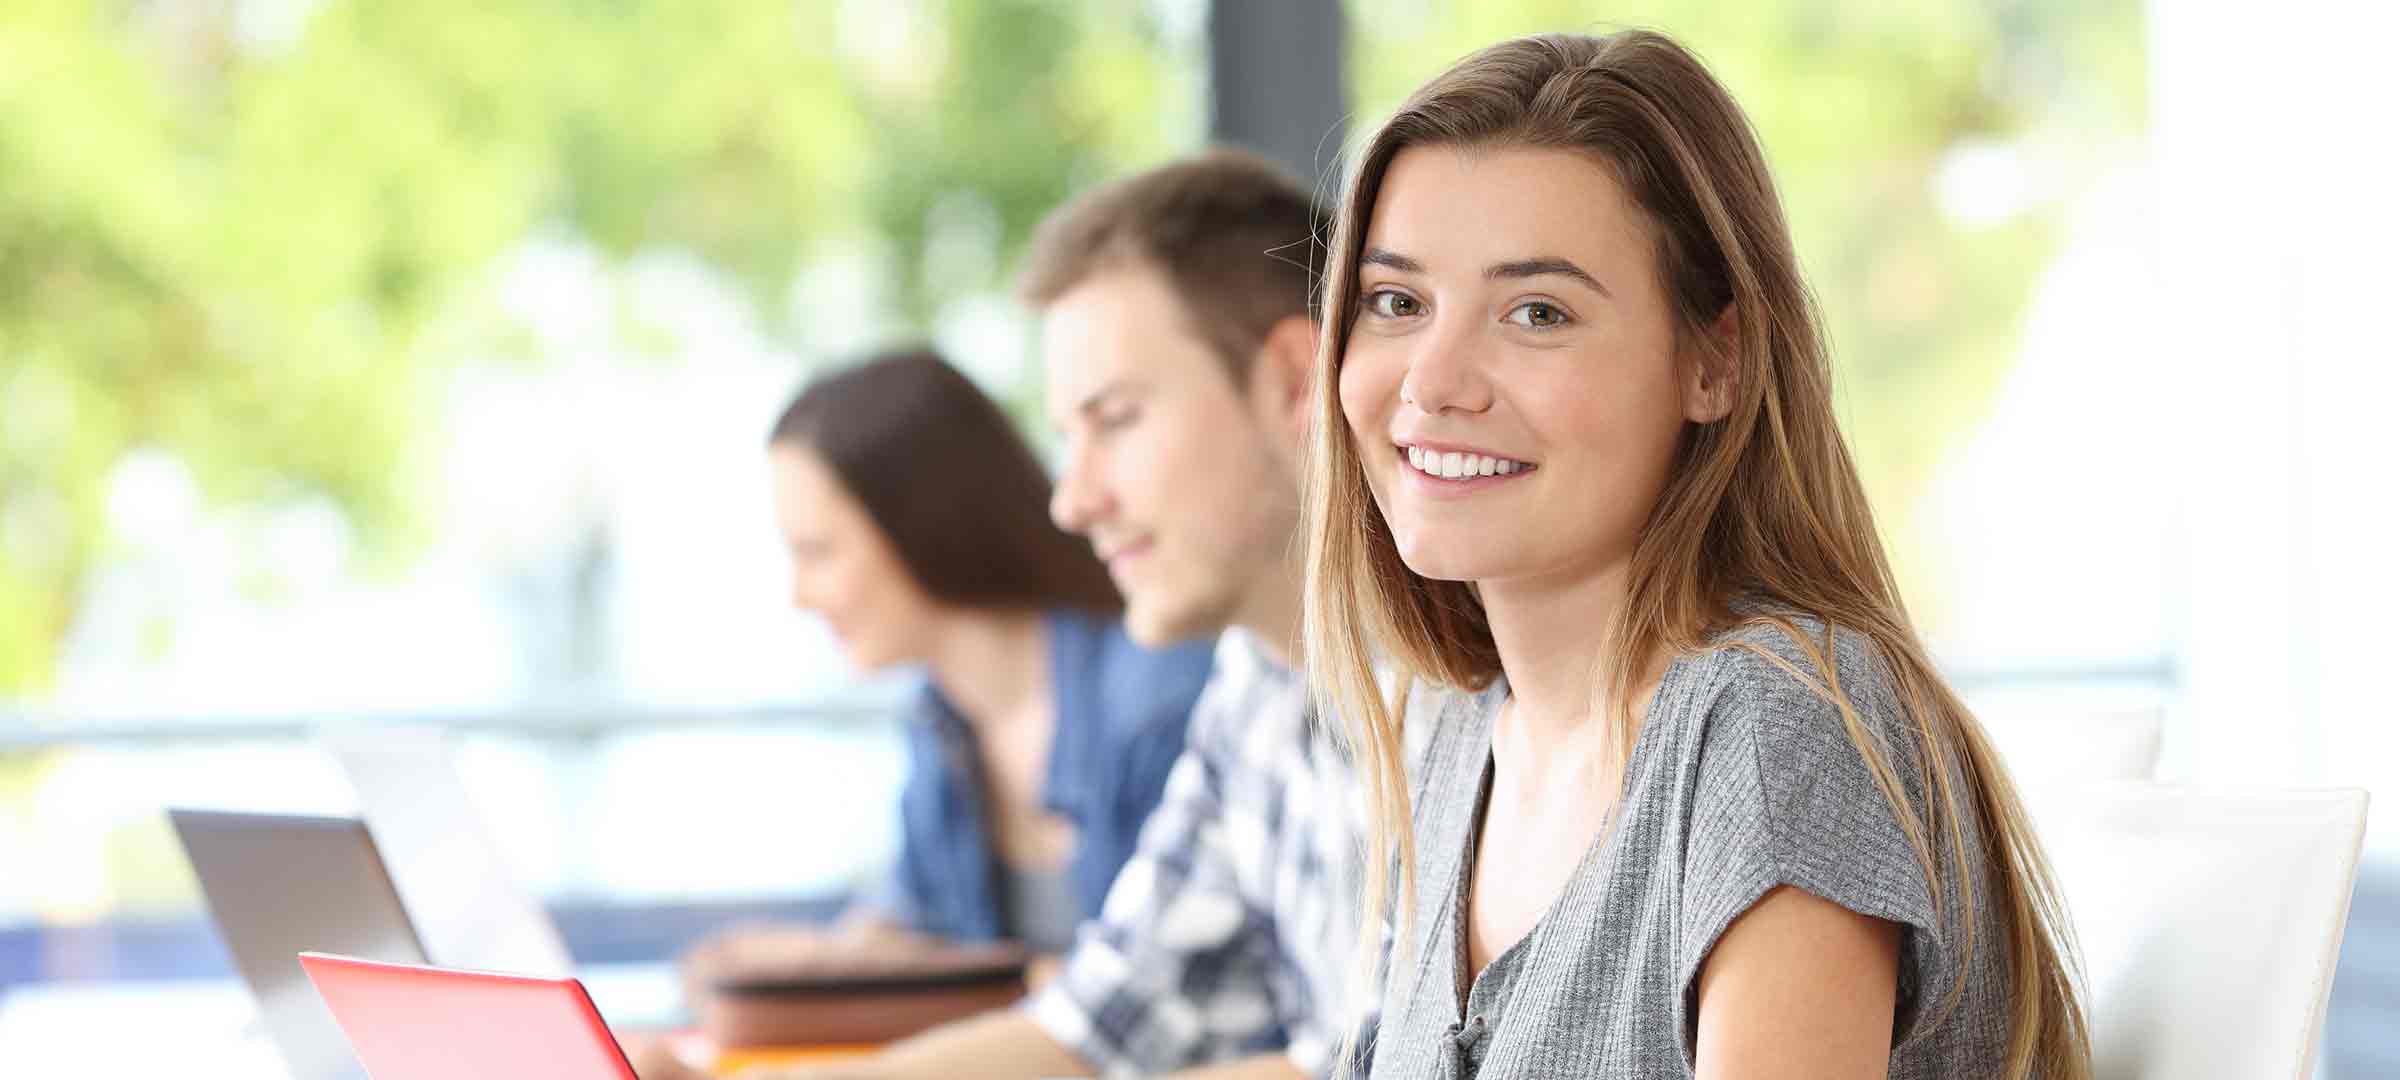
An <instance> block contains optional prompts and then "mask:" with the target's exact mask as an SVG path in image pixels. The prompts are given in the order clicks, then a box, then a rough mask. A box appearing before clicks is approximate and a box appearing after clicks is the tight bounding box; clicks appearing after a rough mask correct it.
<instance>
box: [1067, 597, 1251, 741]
mask: <svg viewBox="0 0 2400 1080" xmlns="http://www.w3.org/2000/svg"><path fill="white" fill-rule="evenodd" d="M1050 627H1051V643H1052V648H1053V649H1054V650H1055V655H1054V657H1053V659H1054V663H1053V665H1052V667H1053V670H1054V671H1055V672H1056V673H1057V676H1058V678H1059V681H1060V682H1062V683H1076V684H1080V685H1076V686H1064V685H1062V686H1060V687H1058V688H1057V693H1058V698H1059V703H1060V705H1061V706H1062V710H1061V711H1062V713H1064V712H1066V711H1068V709H1070V708H1073V707H1074V706H1075V705H1081V706H1083V707H1084V708H1083V709H1082V710H1081V711H1084V712H1088V713H1089V714H1091V715H1092V716H1095V717H1100V718H1141V719H1142V720H1144V721H1145V722H1147V721H1148V720H1152V719H1157V718H1161V717H1168V718H1181V717H1185V716H1188V715H1189V714H1190V713H1191V710H1192V705H1193V703H1194V701H1196V700H1197V699H1198V698H1199V696H1200V688H1201V687H1202V686H1203V685H1205V684H1206V683H1207V682H1208V675H1209V669H1210V667H1211V665H1212V663H1213V657H1214V655H1215V642H1214V641H1213V640H1211V639H1200V640H1195V641H1186V642H1177V643H1175V644H1172V645H1166V646H1162V647H1156V648H1153V647H1151V646H1147V645H1143V644H1141V643H1140V642H1137V641H1135V640H1133V637H1132V635H1130V634H1128V633H1126V631H1125V624H1124V622H1123V621H1122V620H1120V619H1117V618H1114V617H1112V616H1106V615H1099V614H1094V613H1090V612H1082V611H1071V610H1064V609H1062V610H1058V611H1053V612H1051V613H1050Z"/></svg>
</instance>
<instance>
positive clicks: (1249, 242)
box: [1018, 149, 1330, 379]
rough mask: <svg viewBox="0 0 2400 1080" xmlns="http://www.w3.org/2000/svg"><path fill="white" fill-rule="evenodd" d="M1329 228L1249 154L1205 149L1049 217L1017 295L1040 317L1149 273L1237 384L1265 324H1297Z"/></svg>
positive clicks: (1284, 179) (1289, 182)
mask: <svg viewBox="0 0 2400 1080" xmlns="http://www.w3.org/2000/svg"><path fill="white" fill-rule="evenodd" d="M1329 227H1330V221H1329V219H1328V218H1327V217H1326V215H1325V214H1324V213H1323V212H1322V211H1321V210H1320V209H1319V208H1318V207H1317V205H1316V202H1315V200H1313V199H1311V198H1310V197H1309V194H1308V190H1307V189H1306V188H1304V187H1303V186H1301V184H1300V182H1299V181H1297V180H1294V179H1293V178H1292V177H1291V175H1290V174H1288V173H1286V172H1284V171H1283V170H1282V169H1280V168H1278V167H1276V166H1275V165H1273V164H1272V163H1270V162H1268V161H1267V160H1266V159H1265V158H1262V157H1259V156H1258V155H1256V154H1252V153H1249V152H1246V151H1241V150H1223V149H1220V150H1211V151H1209V152H1207V153H1204V154H1201V155H1199V156H1196V157H1190V158H1185V159H1183V160H1181V161H1178V162H1175V163H1174V164H1171V165H1166V166H1163V167H1160V168H1157V169H1152V170H1150V171H1148V172H1145V173H1140V174H1137V175H1134V176H1130V177H1127V178H1125V179H1123V180H1118V181H1116V182H1114V183H1110V184H1107V185H1104V186H1101V187H1098V188H1094V189H1092V190H1090V191H1087V192H1085V193H1083V194H1082V195H1080V196H1077V197H1076V198H1075V199H1074V200H1072V201H1070V202H1068V203H1067V204H1066V205H1064V206H1061V207H1060V208H1058V209H1057V210H1055V211H1052V212H1051V214H1050V216H1049V217H1048V218H1046V219H1044V220H1043V222H1042V224H1041V227H1040V228H1039V229H1036V230H1035V231H1034V235H1033V242H1032V247H1031V250H1030V251H1029V252H1028V253H1027V255H1026V258H1025V269H1024V272H1023V274H1022V275H1021V276H1020V278H1019V282H1018V290H1019V292H1020V294H1021V295H1022V296H1023V298H1024V299H1025V301H1026V303H1028V304H1030V305H1032V306H1033V307H1037V308H1040V307H1048V306H1050V305H1051V304H1053V303H1056V302H1057V301H1058V299H1059V298H1060V297H1062V296H1065V295H1066V294H1067V293H1069V292H1071V291H1073V290H1074V289H1075V288H1076V287H1077V286H1080V285H1082V284H1084V283H1085V282H1087V281H1090V280H1091V279H1092V278H1093V277H1094V276H1096V275H1100V274H1106V273H1117V272H1123V271H1126V270H1150V271H1153V272H1156V273H1157V274H1159V275H1160V276H1161V277H1162V278H1163V279H1165V281H1166V283H1167V285H1168V287H1169V288H1170V289H1171V290H1172V291H1173V292H1174V293H1175V295H1176V297H1177V299H1179V300H1180V301H1181V302H1182V304H1183V308H1184V314H1185V316H1186V318H1187V319H1188V320H1189V322H1190V330H1191V331H1192V332H1193V333H1194V334H1196V335H1197V336H1198V337H1199V338H1200V340H1202V341H1205V342H1207V343H1208V344H1209V345H1210V346H1212V347H1213V348H1215V349H1216V351H1217V352H1218V354H1219V355H1220V356H1221V357H1222V358H1223V359H1224V361H1225V364H1226V368H1227V370H1229V371H1231V372H1232V373H1233V375H1234V377H1235V378H1236V379H1240V378H1242V377H1244V376H1246V375H1247V374H1248V373H1249V367H1250V361H1251V359H1252V358H1253V357H1255V356H1257V355H1258V350H1259V349H1260V348H1261V347H1262V346H1264V345H1265V344H1266V340H1267V334H1268V333H1269V332H1271V331H1272V330H1274V328H1275V325H1276V324H1277V323H1279V322H1282V321H1283V320H1284V319H1287V318H1290V317H1291V316H1294V315H1308V314H1309V312H1310V305H1311V303H1312V302H1313V299H1314V297H1315V295H1316V289H1317V279H1318V275H1319V272H1320V271H1321V269H1322V267H1323V260H1322V258H1321V257H1320V252H1321V251H1322V250H1323V246H1324V239H1325V237H1326V235H1327V233H1328V231H1329Z"/></svg>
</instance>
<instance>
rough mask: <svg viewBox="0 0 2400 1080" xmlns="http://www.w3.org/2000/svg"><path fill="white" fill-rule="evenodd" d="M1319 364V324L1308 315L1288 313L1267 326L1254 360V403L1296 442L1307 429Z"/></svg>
mask: <svg viewBox="0 0 2400 1080" xmlns="http://www.w3.org/2000/svg"><path fill="white" fill-rule="evenodd" d="M1316 368H1317V324H1316V321H1315V320H1313V319H1310V318H1309V317H1308V316H1306V315H1286V316H1284V317H1283V319H1282V320H1281V321H1279V322H1277V323H1276V324H1275V326H1274V328H1273V329H1271V330H1268V331H1267V340H1266V342H1265V343H1264V344H1262V345H1260V346H1259V350H1258V357H1257V359H1256V360H1255V361H1253V362H1252V364H1251V369H1250V396H1251V401H1252V404H1253V405H1255V406H1256V407H1258V408H1259V410H1260V415H1261V417H1262V418H1265V419H1270V420H1272V421H1274V422H1275V423H1277V424H1280V425H1281V426H1282V428H1283V430H1284V431H1285V433H1287V434H1288V435H1290V436H1291V439H1292V442H1293V445H1298V444H1299V442H1300V440H1301V438H1302V437H1304V436H1305V435H1307V433H1308V424H1309V421H1310V419H1311V417H1310V416H1309V405H1310V400H1309V382H1310V380H1312V379H1314V378H1316V374H1317V372H1316Z"/></svg>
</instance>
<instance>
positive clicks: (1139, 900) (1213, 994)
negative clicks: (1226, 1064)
mask: <svg viewBox="0 0 2400 1080" xmlns="http://www.w3.org/2000/svg"><path fill="white" fill-rule="evenodd" d="M1200 711H1201V712H1203V713H1206V712H1208V711H1209V710H1208V709H1207V707H1206V704H1205V702H1204V704H1203V706H1202V708H1201V710H1200ZM1220 712H1222V710H1220ZM1220 718H1222V717H1220ZM1204 719H1205V717H1195V718H1194V724H1193V730H1192V738H1193V742H1192V744H1191V745H1190V746H1188V747H1187V748H1186V749H1185V751H1184V754H1183V756H1182V758H1181V759H1179V760H1178V761H1177V762H1176V764H1175V767H1174V769H1173V771H1172V772H1171V773H1170V774H1169V775H1168V778H1167V786H1166V793H1165V796H1164V798H1163V799H1162V800H1161V801H1160V803H1159V807H1158V809H1157V810H1156V811H1155V812H1154V813H1152V814H1151V816H1150V820H1149V821H1148V822H1147V823H1146V824H1145V825H1144V826H1143V828H1142V833H1141V838H1140V841H1139V843H1138V845H1137V847H1136V849H1135V851H1134V854H1133V857H1132V858H1131V859H1130V860H1129V861H1128V862H1127V863H1126V864H1125V867H1124V868H1123V869H1122V870H1120V871H1119V872H1118V874H1117V880H1116V883H1115V885H1113V886H1112V887H1111V888H1110V889H1109V893H1108V900H1107V902H1106V904H1105V905H1104V906H1103V908H1102V910H1101V914H1100V917H1099V918H1098V919H1095V920H1092V921H1090V922H1087V923H1085V924H1084V926H1083V928H1082V930H1081V931H1080V933H1079V935H1078V937H1077V939H1076V942H1075V946H1074V948H1073V949H1071V950H1070V951H1069V952H1068V954H1067V957H1066V961H1065V963H1064V964H1063V965H1062V967H1061V970H1060V972H1059V974H1058V976H1057V977H1056V978H1054V979H1052V980H1051V981H1050V982H1049V983H1048V984H1047V985H1045V986H1044V987H1043V988H1042V989H1041V991H1040V992H1039V993H1037V994H1035V995H1034V996H1033V997H1032V998H1031V999H1030V1000H1029V1001H1028V1003H1027V1004H1026V1006H1025V1008H1026V1010H1027V1011H1028V1013H1029V1014H1030V1015H1031V1017H1032V1018H1033V1020H1034V1022H1035V1023H1036V1024H1038V1025H1040V1026H1041V1028H1042V1029H1043V1030H1044V1031H1046V1032H1048V1033H1049V1034H1050V1035H1051V1037H1052V1038H1055V1039H1057V1040H1058V1041H1059V1043H1060V1044H1061V1045H1064V1046H1065V1047H1067V1048H1068V1049H1070V1050H1072V1051H1074V1052H1075V1053H1076V1054H1078V1055H1079V1056H1081V1057H1082V1058H1083V1059H1084V1060H1085V1061H1086V1062H1087V1063H1088V1064H1090V1065H1091V1066H1092V1067H1093V1069H1095V1070H1096V1071H1098V1072H1099V1073H1101V1074H1102V1075H1105V1076H1111V1077H1117V1076H1141V1075H1148V1074H1152V1073H1158V1072H1168V1071H1173V1070H1175V1069H1179V1068H1186V1067H1189V1066H1192V1065H1196V1064H1201V1063H1205V1062H1213V1061H1223V1060H1227V1059H1230V1058H1236V1057H1242V1056H1247V1055H1251V1054H1258V1053H1265V1052H1271V1051H1274V1050H1277V1049H1280V1048H1281V1047H1282V1046H1283V1045H1284V1041H1285V1031H1284V1024H1283V1022H1282V1019H1281V1017H1280V1016H1279V1014H1278V1010H1277V1007H1276V995H1275V991H1274V983H1275V980H1276V972H1275V965H1276V964H1277V963H1278V960H1277V955H1276V945H1275V941H1276V934H1275V927H1274V925H1273V924H1272V921H1271V919H1272V916H1271V915H1270V914H1269V913H1267V912H1266V911H1264V910H1262V908H1261V905H1260V904H1258V903H1257V902H1255V901H1254V900H1253V899H1252V897H1251V896H1250V895H1248V893H1247V891H1246V890H1245V887H1244V881H1243V877H1244V875H1243V873H1242V864H1243V858H1244V853H1243V851H1242V850H1241V849H1240V848H1239V847H1237V845H1239V844H1242V843H1248V844H1250V845H1251V846H1256V843H1257V837H1258V836H1259V835H1260V828H1259V823H1257V822H1250V823H1248V824H1245V823H1244V819H1245V816H1256V815H1257V814H1258V813H1259V808H1257V807H1254V806H1250V805H1245V799H1244V791H1243V789H1244V787H1245V786H1246V782H1247V781H1248V780H1250V779H1251V778H1252V777H1251V775H1250V774H1249V773H1246V772H1244V770H1245V769H1247V768H1249V766H1246V765H1245V763H1243V762H1242V761H1240V760H1239V757H1238V752H1239V748H1240V746H1241V740H1240V739H1239V738H1235V737H1225V736H1227V735H1229V734H1230V733H1228V732H1225V731H1222V730H1221V728H1222V727H1223V725H1204V724H1203V723H1202V721H1203V720H1204ZM1229 783H1230V784H1231V785H1232V789H1231V790H1230V791H1229V789H1228V784H1229Z"/></svg>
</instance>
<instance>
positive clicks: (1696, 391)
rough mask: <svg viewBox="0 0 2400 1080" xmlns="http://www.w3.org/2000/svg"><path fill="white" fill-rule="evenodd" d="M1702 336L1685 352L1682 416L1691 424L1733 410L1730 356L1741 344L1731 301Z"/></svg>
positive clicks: (1722, 416) (1710, 420) (1707, 421)
mask: <svg viewBox="0 0 2400 1080" xmlns="http://www.w3.org/2000/svg"><path fill="white" fill-rule="evenodd" d="M1703 338H1704V340H1701V341H1698V342H1694V343H1693V347H1692V348H1690V349H1689V350H1688V351H1687V352H1686V358H1685V363H1684V365H1683V377H1684V385H1683V416H1684V419H1686V420H1690V421H1691V422H1693V423H1695V424H1713V423H1716V422H1717V421H1719V420H1723V419H1725V416H1726V414H1727V413H1730V412H1732V411H1733V372H1734V359H1733V358H1734V357H1735V356H1736V355H1738V353H1737V351H1736V350H1738V349H1739V348H1740V347H1741V332H1740V330H1739V329H1738V328H1737V327H1736V326H1735V324H1734V318H1733V305H1732V304H1727V305H1725V310H1723V311H1720V312H1718V313H1717V319H1716V321H1715V322H1714V323H1711V324H1710V325H1709V327H1708V330H1707V332H1706V334H1704V335H1703Z"/></svg>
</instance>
